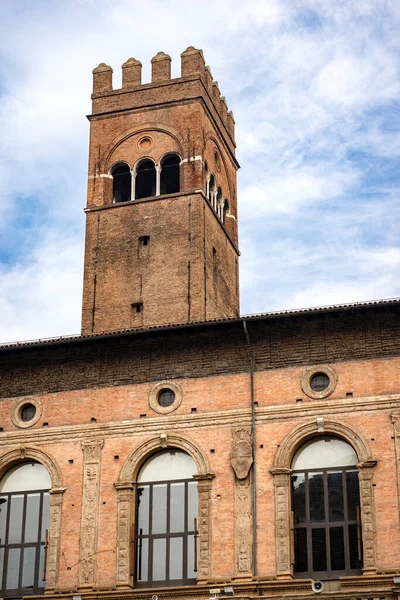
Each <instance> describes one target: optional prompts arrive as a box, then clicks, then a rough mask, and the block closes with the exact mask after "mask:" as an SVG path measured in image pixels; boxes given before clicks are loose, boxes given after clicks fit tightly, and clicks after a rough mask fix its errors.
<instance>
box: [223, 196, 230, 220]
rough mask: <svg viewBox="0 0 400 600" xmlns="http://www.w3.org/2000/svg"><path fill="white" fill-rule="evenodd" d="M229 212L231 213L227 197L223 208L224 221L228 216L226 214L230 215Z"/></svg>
mask: <svg viewBox="0 0 400 600" xmlns="http://www.w3.org/2000/svg"><path fill="white" fill-rule="evenodd" d="M228 214H229V202H228V200H226V199H225V202H224V209H223V213H222V221H223V223H225V218H226V215H228Z"/></svg>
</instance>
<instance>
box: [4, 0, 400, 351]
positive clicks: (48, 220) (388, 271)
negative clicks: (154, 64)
mask: <svg viewBox="0 0 400 600" xmlns="http://www.w3.org/2000/svg"><path fill="white" fill-rule="evenodd" d="M13 11H14V12H13ZM15 11H17V8H16V6H15V5H11V4H9V5H8V6H7V8H6V9H4V10H3V12H2V23H1V24H0V35H1V37H2V51H3V61H2V68H1V70H2V73H1V74H2V82H3V83H2V86H3V87H2V88H1V89H0V97H1V103H0V131H1V137H2V145H1V149H0V231H1V233H2V236H3V240H4V239H6V238H7V237H8V238H9V239H12V237H13V228H14V227H20V228H25V229H26V237H27V238H28V239H29V243H30V247H31V252H32V255H31V256H27V255H26V254H24V253H23V252H22V250H21V252H20V254H18V253H17V254H15V256H13V260H14V261H16V262H14V263H12V264H9V262H5V264H4V265H3V267H0V269H1V274H2V287H1V288H0V308H1V310H2V314H3V319H2V324H1V329H0V338H2V339H16V338H28V337H32V336H33V337H40V336H45V335H53V334H54V335H57V334H59V333H69V332H70V330H72V331H74V330H75V331H76V330H77V329H79V319H80V297H81V285H82V284H81V277H80V272H81V267H82V252H81V248H82V243H83V240H82V229H81V230H80V232H79V233H75V231H76V229H75V227H76V224H79V225H78V226H80V225H81V224H82V223H83V215H82V212H81V209H82V208H83V206H84V204H85V177H86V173H85V170H86V165H87V142H88V123H87V121H86V119H85V116H84V115H85V114H86V113H88V112H89V111H90V91H91V70H92V68H93V67H95V66H96V65H97V64H98V63H99V62H101V61H105V62H108V63H109V64H111V66H112V67H113V68H114V82H115V83H114V85H115V86H116V87H118V85H119V84H120V81H121V73H120V65H121V64H122V63H123V62H124V61H125V60H126V59H127V58H128V57H130V56H135V57H136V58H139V59H140V60H141V61H142V63H143V73H144V75H143V80H144V81H148V80H149V77H150V59H151V57H152V56H153V55H155V54H156V53H157V52H158V51H159V50H164V51H165V52H168V53H170V54H171V56H172V58H173V66H172V70H173V76H179V74H180V73H179V70H180V64H179V54H180V52H182V50H184V49H185V47H186V46H188V45H192V44H193V45H195V46H198V47H203V49H204V52H205V57H206V60H207V62H208V63H209V64H210V65H211V68H212V71H213V74H214V76H215V78H216V79H218V80H219V83H220V88H221V91H222V93H223V94H224V95H225V96H226V97H227V100H228V104H229V106H230V108H233V109H234V113H235V118H236V122H237V143H238V156H239V160H240V161H241V163H242V167H243V170H242V172H240V174H239V216H240V219H241V223H242V228H241V232H242V235H241V249H242V274H241V277H242V279H241V281H242V295H243V300H242V308H243V310H244V311H245V312H250V311H263V310H266V309H268V308H270V307H272V306H273V307H274V308H281V307H282V308H284V307H287V308H288V307H289V306H293V307H295V306H299V305H308V304H314V303H318V304H320V303H322V304H323V303H331V302H333V301H338V302H342V301H351V300H352V299H362V298H368V297H370V296H371V297H382V296H386V295H389V296H390V295H396V294H397V293H400V290H399V286H398V285H397V278H396V270H397V269H398V256H397V249H398V229H399V225H400V215H399V210H398V208H397V207H398V205H399V202H398V190H399V188H400V184H399V180H398V177H396V176H395V175H393V173H395V171H396V165H397V163H395V164H393V161H398V159H399V150H400V136H399V134H398V131H399V129H400V127H399V123H398V115H397V111H396V109H395V106H396V102H397V98H398V96H399V92H400V90H399V84H398V83H397V82H398V81H399V77H398V72H399V64H400V53H399V47H398V41H397V24H398V23H399V22H400V7H399V3H398V2H397V1H396V0H382V2H379V3H377V2H376V0H363V1H362V2H344V1H343V2H326V1H325V0H301V1H299V2H296V3H290V2H286V1H285V0H252V1H250V2H248V3H246V4H245V3H243V2H240V1H239V0H221V1H220V2H211V1H210V0H206V1H205V2H203V3H198V4H195V3H189V4H185V5H182V3H181V2H178V0H170V1H169V2H168V3H166V2H160V1H159V0H149V1H148V2H146V3H142V2H138V1H136V0H114V1H113V2H111V1H110V0H100V1H97V2H94V0H87V1H85V2H79V1H76V2H70V3H65V2H61V1H59V2H54V3H52V5H51V9H49V5H48V3H45V2H40V1H39V2H37V3H24V4H23V8H22V9H21V8H19V9H18V18H16V13H15ZM149 31H151V35H149ZM396 116H397V123H396ZM360 154H362V155H363V156H359V157H356V158H354V156H353V155H357V156H358V155H360ZM377 161H383V163H382V162H379V163H378V162H377ZM397 166H400V165H397ZM399 172H400V171H399ZM27 202H28V203H30V202H32V203H34V207H35V208H34V211H36V212H35V215H36V218H35V219H33V220H31V221H29V222H28V223H27V222H26V219H25V218H24V212H25V210H26V206H27V204H26V203H27ZM388 215H389V216H390V218H388ZM41 219H43V221H41ZM38 222H39V223H40V228H39V229H38V230H36V228H37V226H38V225H37V223H38ZM32 223H33V224H32ZM69 232H73V233H69ZM324 233H325V239H324V241H322V238H323V236H324ZM3 240H2V241H3ZM0 256H1V244H0ZM7 260H8V259H7ZM326 273H329V275H328V276H326ZM325 278H326V281H327V284H326V285H325V286H321V285H320V282H323V281H325ZM250 292H251V293H250Z"/></svg>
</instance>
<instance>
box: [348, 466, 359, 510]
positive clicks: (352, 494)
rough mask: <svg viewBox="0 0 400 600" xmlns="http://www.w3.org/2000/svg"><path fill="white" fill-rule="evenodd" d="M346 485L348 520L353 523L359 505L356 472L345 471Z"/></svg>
mask: <svg viewBox="0 0 400 600" xmlns="http://www.w3.org/2000/svg"><path fill="white" fill-rule="evenodd" d="M346 484H347V513H348V519H349V520H352V521H355V520H356V519H357V507H359V505H360V490H359V485H358V472H357V471H347V473H346Z"/></svg>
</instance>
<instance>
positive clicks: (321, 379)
mask: <svg viewBox="0 0 400 600" xmlns="http://www.w3.org/2000/svg"><path fill="white" fill-rule="evenodd" d="M328 385H329V377H328V375H326V374H325V373H316V374H315V375H313V376H312V377H311V380H310V387H311V389H312V390H313V391H314V392H323V391H324V390H326V388H327V387H328Z"/></svg>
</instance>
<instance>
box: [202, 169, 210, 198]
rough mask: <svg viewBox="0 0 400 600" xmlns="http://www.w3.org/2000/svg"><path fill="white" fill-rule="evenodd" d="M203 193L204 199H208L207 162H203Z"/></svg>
mask: <svg viewBox="0 0 400 600" xmlns="http://www.w3.org/2000/svg"><path fill="white" fill-rule="evenodd" d="M203 172H204V193H205V195H206V198H208V197H209V184H210V173H209V170H208V164H207V161H206V160H205V161H204V171H203Z"/></svg>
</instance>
